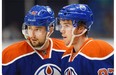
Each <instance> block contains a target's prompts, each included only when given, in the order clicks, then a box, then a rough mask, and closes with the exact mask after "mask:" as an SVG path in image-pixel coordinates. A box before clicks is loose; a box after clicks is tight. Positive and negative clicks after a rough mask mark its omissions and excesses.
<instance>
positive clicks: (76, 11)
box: [58, 4, 93, 29]
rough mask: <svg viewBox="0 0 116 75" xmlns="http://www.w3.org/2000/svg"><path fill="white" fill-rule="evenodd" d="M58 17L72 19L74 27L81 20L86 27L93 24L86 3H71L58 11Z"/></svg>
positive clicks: (90, 12)
mask: <svg viewBox="0 0 116 75" xmlns="http://www.w3.org/2000/svg"><path fill="white" fill-rule="evenodd" d="M58 19H62V20H72V23H73V26H74V27H77V26H78V22H79V21H83V22H85V23H86V26H87V27H88V29H90V27H91V25H92V24H93V13H92V11H91V9H90V8H89V7H88V5H86V4H71V5H68V6H65V7H63V8H62V9H61V10H60V11H59V13H58ZM75 23H76V24H75Z"/></svg>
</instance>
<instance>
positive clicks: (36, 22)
mask: <svg viewBox="0 0 116 75" xmlns="http://www.w3.org/2000/svg"><path fill="white" fill-rule="evenodd" d="M54 23H55V17H54V12H53V10H52V9H51V8H50V7H49V6H39V5H35V6H33V7H32V8H31V9H30V10H29V12H28V13H27V14H26V15H25V17H24V25H27V26H28V25H33V26H45V27H46V28H47V30H48V26H49V25H50V24H54Z"/></svg>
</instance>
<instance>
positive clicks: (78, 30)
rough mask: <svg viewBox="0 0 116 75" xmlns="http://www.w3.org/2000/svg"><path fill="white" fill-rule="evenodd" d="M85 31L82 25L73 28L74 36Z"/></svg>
mask: <svg viewBox="0 0 116 75" xmlns="http://www.w3.org/2000/svg"><path fill="white" fill-rule="evenodd" d="M84 30H85V27H84V26H83V25H79V26H78V27H76V28H75V30H74V34H75V35H77V34H81V33H82V32H83V31H84Z"/></svg>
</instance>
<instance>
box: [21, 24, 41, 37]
mask: <svg viewBox="0 0 116 75" xmlns="http://www.w3.org/2000/svg"><path fill="white" fill-rule="evenodd" d="M22 33H23V35H24V36H25V38H28V37H31V36H40V35H41V34H42V30H41V26H35V27H34V28H33V27H32V26H29V25H28V26H27V25H25V24H23V26H22Z"/></svg>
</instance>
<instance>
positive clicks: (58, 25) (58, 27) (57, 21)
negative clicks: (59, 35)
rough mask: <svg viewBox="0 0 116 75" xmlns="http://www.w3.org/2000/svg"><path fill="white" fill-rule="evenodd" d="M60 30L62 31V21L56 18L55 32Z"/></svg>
mask: <svg viewBox="0 0 116 75" xmlns="http://www.w3.org/2000/svg"><path fill="white" fill-rule="evenodd" d="M60 29H61V25H60V20H59V19H58V18H56V26H55V30H56V31H60Z"/></svg>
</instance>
